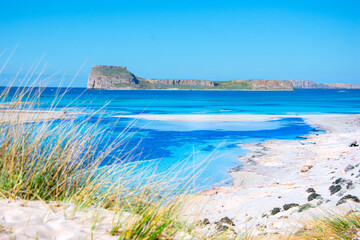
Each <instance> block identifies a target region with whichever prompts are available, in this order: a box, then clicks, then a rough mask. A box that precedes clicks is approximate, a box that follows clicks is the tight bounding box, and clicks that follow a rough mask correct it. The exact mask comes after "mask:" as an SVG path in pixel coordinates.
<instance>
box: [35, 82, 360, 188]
mask: <svg viewBox="0 0 360 240" xmlns="http://www.w3.org/2000/svg"><path fill="white" fill-rule="evenodd" d="M61 91H64V90H63V89H61ZM61 91H60V92H61ZM346 91H347V92H339V91H338V90H301V91H294V92H272V91H268V92H267V91H266V92H252V91H246V92H245V91H101V90H85V89H71V90H70V91H69V92H67V93H66V94H65V95H64V96H63V97H62V98H61V99H60V98H57V99H58V100H57V101H58V102H57V105H56V108H57V109H68V110H81V111H85V112H93V111H96V110H99V109H101V112H102V113H103V114H102V117H101V121H100V124H99V127H101V128H104V129H105V131H107V132H108V133H109V134H110V135H109V136H110V138H113V139H115V138H116V137H117V136H118V135H119V134H120V133H121V132H123V131H124V129H126V127H127V126H128V125H129V124H130V123H133V125H132V127H131V128H130V129H129V130H128V131H129V134H131V133H135V132H136V134H135V135H134V136H133V137H132V138H131V139H130V140H129V143H128V144H127V146H126V148H127V149H126V150H130V149H132V148H133V147H134V146H137V145H138V144H139V142H140V144H139V145H138V146H137V148H136V150H135V151H134V152H133V154H134V155H136V157H135V158H134V159H133V161H142V160H153V161H156V163H157V171H158V172H162V171H165V172H166V170H168V169H169V168H171V167H172V166H174V165H176V164H177V163H179V162H181V161H183V160H184V159H188V161H187V162H186V164H187V166H190V167H191V165H192V164H193V165H196V164H198V163H199V162H201V161H203V160H204V159H207V158H210V159H211V161H210V162H209V163H208V164H207V167H206V168H205V170H204V172H203V173H202V174H201V176H200V177H199V178H198V179H197V180H196V184H197V185H198V186H202V187H210V186H212V185H213V184H219V183H220V182H221V184H229V181H226V180H228V179H229V175H228V174H227V172H228V170H229V169H230V168H231V167H234V166H237V165H239V164H241V163H240V162H239V161H238V158H237V157H238V156H240V155H243V154H244V153H245V151H244V150H243V149H241V148H240V147H239V146H238V144H241V143H249V142H259V141H263V140H267V139H295V138H296V137H297V136H302V135H306V134H309V133H312V129H313V128H314V126H309V125H308V124H306V123H305V122H304V121H303V120H302V119H299V118H292V117H290V116H289V117H288V118H281V119H278V120H271V121H261V122H259V121H257V122H191V121H190V122H181V121H154V120H153V121H149V120H145V119H139V120H136V121H135V122H133V121H134V119H133V118H127V117H119V116H123V115H132V114H139V113H144V114H146V113H149V114H222V115H226V114H242V113H244V114H312V113H317V114H318V113H348V114H351V113H360V90H346ZM55 93H56V89H54V88H46V89H45V90H44V92H43V94H42V95H41V102H42V103H45V104H41V105H39V106H40V108H44V109H46V108H48V107H49V106H50V104H51V102H53V100H54V98H55V95H56V94H55ZM98 116H99V115H95V116H93V117H92V118H91V120H90V124H92V123H95V122H97V121H98ZM101 147H105V146H101V145H100V148H101ZM121 150H124V149H121ZM209 156H210V157H209Z"/></svg>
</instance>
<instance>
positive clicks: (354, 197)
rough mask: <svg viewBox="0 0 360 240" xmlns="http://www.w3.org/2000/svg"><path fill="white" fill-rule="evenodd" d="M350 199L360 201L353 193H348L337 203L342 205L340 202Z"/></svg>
mask: <svg viewBox="0 0 360 240" xmlns="http://www.w3.org/2000/svg"><path fill="white" fill-rule="evenodd" d="M348 199H350V200H352V201H354V202H357V203H360V200H359V198H358V197H356V196H353V195H351V194H348V195H346V196H344V197H342V198H341V199H340V200H339V201H338V202H337V204H336V205H340V204H343V203H346V201H347V200H348Z"/></svg>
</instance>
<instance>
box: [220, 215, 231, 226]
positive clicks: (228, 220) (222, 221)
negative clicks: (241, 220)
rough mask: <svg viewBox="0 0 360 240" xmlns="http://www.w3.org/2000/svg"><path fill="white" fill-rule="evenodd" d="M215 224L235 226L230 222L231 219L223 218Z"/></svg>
mask: <svg viewBox="0 0 360 240" xmlns="http://www.w3.org/2000/svg"><path fill="white" fill-rule="evenodd" d="M217 223H225V224H228V225H230V226H235V224H234V223H233V221H231V219H230V218H228V217H223V218H222V219H220V221H219V222H217Z"/></svg>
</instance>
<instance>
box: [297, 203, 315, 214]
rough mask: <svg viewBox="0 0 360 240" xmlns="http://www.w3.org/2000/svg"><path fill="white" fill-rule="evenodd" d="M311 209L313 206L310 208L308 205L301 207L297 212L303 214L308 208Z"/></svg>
mask: <svg viewBox="0 0 360 240" xmlns="http://www.w3.org/2000/svg"><path fill="white" fill-rule="evenodd" d="M312 207H313V206H312V205H311V204H310V203H307V204H304V205H301V206H300V207H299V210H298V212H303V211H305V210H307V209H309V208H312Z"/></svg>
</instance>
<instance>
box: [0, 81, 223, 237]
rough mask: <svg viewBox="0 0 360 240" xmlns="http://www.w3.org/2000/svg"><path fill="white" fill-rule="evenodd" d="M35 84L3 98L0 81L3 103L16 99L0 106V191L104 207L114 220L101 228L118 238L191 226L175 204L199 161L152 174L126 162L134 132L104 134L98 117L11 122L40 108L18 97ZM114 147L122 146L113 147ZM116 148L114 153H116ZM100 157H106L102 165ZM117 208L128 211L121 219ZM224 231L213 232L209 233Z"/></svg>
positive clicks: (33, 92)
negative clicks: (183, 170)
mask: <svg viewBox="0 0 360 240" xmlns="http://www.w3.org/2000/svg"><path fill="white" fill-rule="evenodd" d="M37 91H40V90H39V89H34V88H26V89H24V88H23V89H18V90H17V91H16V93H15V95H14V97H10V98H9V88H6V89H5V90H4V91H3V92H2V93H1V95H0V103H5V105H3V106H8V105H9V104H11V103H12V102H16V103H17V104H16V108H15V110H14V109H11V110H9V109H7V108H5V109H3V110H1V109H0V111H2V116H3V117H4V116H5V117H6V116H8V118H9V119H12V120H11V121H10V122H3V123H2V124H0V197H1V198H4V199H12V200H16V199H22V200H28V201H32V200H40V201H43V202H45V203H46V202H52V201H55V202H59V203H62V204H66V203H70V204H75V206H76V207H75V208H74V211H76V209H82V208H87V207H93V208H96V209H108V210H111V211H112V212H113V215H114V216H113V219H114V220H113V222H112V223H111V226H109V234H110V235H113V236H116V237H118V239H175V238H177V239H178V237H176V235H177V234H178V233H179V232H181V233H182V234H185V235H186V234H190V233H191V232H192V230H193V229H194V228H195V226H194V225H193V224H191V223H187V222H186V221H184V219H182V218H181V209H182V207H183V205H184V203H185V202H186V200H187V197H188V195H187V194H186V193H187V192H188V190H189V187H190V185H191V183H192V179H193V178H194V177H195V176H196V174H198V173H199V172H201V165H199V166H198V168H195V169H193V171H192V172H191V174H190V175H189V176H188V177H187V178H185V179H183V181H179V180H178V179H176V180H175V178H176V177H177V174H178V173H177V172H175V170H174V169H175V167H174V169H170V170H169V171H167V172H166V174H162V175H161V174H160V175H159V174H155V171H154V169H156V166H152V164H151V163H150V164H146V167H138V165H137V164H136V163H133V162H132V161H131V160H132V158H133V157H136V156H134V155H133V152H134V149H130V150H125V149H126V148H125V146H126V144H127V143H128V141H129V138H131V137H132V135H133V134H136V133H133V132H132V133H130V132H128V129H129V128H130V127H131V126H129V128H126V129H125V130H124V131H123V132H122V133H121V134H120V135H119V136H117V137H116V139H115V140H110V138H108V136H107V134H108V133H107V131H103V130H104V129H102V128H101V127H99V126H98V122H96V123H89V119H90V118H91V117H92V116H93V114H89V115H86V116H82V117H74V118H62V116H61V115H60V117H59V119H53V118H51V117H50V119H49V120H47V121H44V120H43V119H42V121H39V120H38V118H37V115H36V114H35V115H31V118H28V119H27V121H20V120H19V121H17V119H21V118H22V115H23V114H26V112H27V111H32V112H34V111H35V112H36V111H38V112H39V114H41V112H42V111H41V110H39V109H37V108H36V107H37V105H34V104H18V103H21V102H26V103H29V102H31V103H34V102H39V99H38V97H39V94H40V93H38V92H37ZM0 108H1V105H0ZM53 109H54V106H51V109H49V110H53ZM94 114H95V113H94ZM100 118H101V117H100ZM100 118H99V119H100ZM100 139H101V140H100ZM100 141H105V142H106V144H105V145H106V147H105V148H104V149H99V148H98V146H99V145H100ZM135 147H137V146H135ZM119 149H123V150H122V151H116V152H115V151H114V150H119ZM119 153H120V154H121V156H118V155H116V154H119ZM109 159H110V160H109ZM118 159H121V161H120V160H118ZM104 160H106V161H110V162H112V164H109V165H106V164H105V165H103V164H102V163H103V161H104ZM149 173H150V174H149ZM123 213H127V214H130V217H127V218H125V219H124V218H123V217H122V215H123ZM94 226H96V223H94ZM225 234H226V233H220V234H216V235H214V239H222V238H223V237H221V236H225ZM185 235H184V236H185ZM190 236H192V235H190ZM197 236H198V237H197V239H205V237H202V236H201V235H199V234H197ZM215 236H216V237H215ZM181 238H182V237H181ZM206 239H209V238H208V237H207V238H206Z"/></svg>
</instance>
